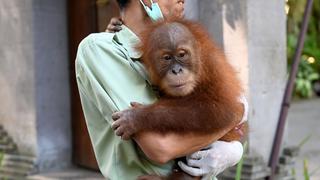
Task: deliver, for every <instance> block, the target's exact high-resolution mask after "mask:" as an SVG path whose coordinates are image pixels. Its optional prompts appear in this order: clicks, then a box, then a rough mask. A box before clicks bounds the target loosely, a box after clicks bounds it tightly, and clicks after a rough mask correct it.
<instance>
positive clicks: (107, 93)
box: [76, 0, 248, 180]
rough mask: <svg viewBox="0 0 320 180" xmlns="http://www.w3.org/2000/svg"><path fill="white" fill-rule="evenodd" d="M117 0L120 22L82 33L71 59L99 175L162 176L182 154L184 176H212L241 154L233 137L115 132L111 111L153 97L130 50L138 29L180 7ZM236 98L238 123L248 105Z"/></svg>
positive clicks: (166, 1) (180, 1)
mask: <svg viewBox="0 0 320 180" xmlns="http://www.w3.org/2000/svg"><path fill="white" fill-rule="evenodd" d="M117 2H118V4H119V7H120V8H121V21H119V20H116V19H113V20H112V21H111V23H110V25H109V26H108V31H109V32H104V33H96V34H91V35H89V36H88V37H86V38H85V39H84V40H83V41H82V42H81V43H80V45H79V48H78V53H77V58H76V77H77V83H78V87H79V93H80V97H81V102H82V107H83V111H84V114H85V119H86V123H87V127H88V130H89V135H90V138H91V141H92V144H93V148H94V152H95V156H96V159H97V161H98V165H99V168H100V170H101V172H102V174H103V175H104V177H106V178H107V179H115V180H118V179H119V180H122V179H123V180H127V179H138V178H140V179H148V178H147V177H146V176H144V175H148V174H154V175H159V176H163V177H165V176H167V175H169V174H171V173H172V169H173V166H174V164H175V159H177V158H180V157H183V156H186V158H185V162H182V161H179V162H178V165H179V167H180V169H181V170H183V171H184V172H185V173H187V174H189V175H190V177H191V176H194V177H202V179H210V178H214V177H215V176H216V175H218V174H219V173H221V172H222V171H223V170H225V169H226V168H227V167H230V166H233V165H235V164H236V163H237V162H238V161H239V160H240V158H241V156H242V153H243V147H242V144H241V143H240V142H239V141H229V142H226V141H217V140H219V139H220V138H221V137H222V136H223V135H224V134H225V132H223V133H224V134H222V132H219V131H214V132H212V133H205V134H194V133H175V132H174V131H171V132H169V133H166V134H163V133H159V132H153V131H141V132H139V131H138V132H137V133H135V134H133V136H132V140H129V141H126V140H123V139H122V138H124V137H122V136H121V137H122V138H119V137H118V136H117V135H116V134H115V131H114V129H117V127H115V126H114V124H115V122H117V121H114V119H115V120H116V119H117V118H115V117H114V116H115V114H116V113H115V112H119V111H123V110H126V109H128V108H130V107H131V106H141V104H143V105H147V104H153V103H155V102H157V100H158V97H157V95H156V93H155V92H154V91H153V87H152V84H151V82H152V79H150V77H149V74H148V73H147V71H146V70H145V66H144V64H143V63H141V61H139V59H140V58H141V57H142V53H141V51H138V50H137V49H136V47H137V45H139V43H141V41H140V38H141V37H140V36H141V34H142V32H143V31H144V30H145V28H146V27H147V26H148V25H150V24H152V23H154V22H155V21H157V20H160V19H169V18H173V17H175V18H182V17H183V10H184V0H157V1H156V0H155V1H154V2H153V1H149V0H117ZM178 70H180V69H178ZM177 72H178V71H177ZM160 98H161V97H160ZM239 98H240V97H239ZM241 100H242V103H243V104H244V111H243V113H242V114H243V115H242V116H243V118H242V120H241V123H243V121H244V120H246V115H247V109H248V108H247V103H246V100H245V98H241ZM132 102H138V103H139V104H137V103H132ZM190 103H192V102H190ZM133 108H135V107H133ZM230 113H232V112H230ZM112 115H113V116H112ZM116 115H117V114H116ZM173 119H174V116H173ZM240 119H241V118H240ZM239 122H240V120H239ZM241 123H240V124H241ZM200 128H201V127H200ZM203 128H204V129H205V127H203ZM199 130H200V129H199ZM124 139H127V138H124ZM149 179H151V178H150V177H149ZM154 179H156V178H154Z"/></svg>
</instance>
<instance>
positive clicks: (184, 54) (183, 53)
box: [178, 50, 187, 58]
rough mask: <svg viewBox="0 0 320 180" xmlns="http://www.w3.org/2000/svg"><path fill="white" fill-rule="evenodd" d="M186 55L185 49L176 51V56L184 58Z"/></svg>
mask: <svg viewBox="0 0 320 180" xmlns="http://www.w3.org/2000/svg"><path fill="white" fill-rule="evenodd" d="M186 56H187V52H186V51H185V50H180V51H179V52H178V58H184V57H186Z"/></svg>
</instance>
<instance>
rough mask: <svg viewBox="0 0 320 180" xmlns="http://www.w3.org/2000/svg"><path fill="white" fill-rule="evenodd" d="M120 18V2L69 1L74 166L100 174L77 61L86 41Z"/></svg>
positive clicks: (106, 0) (98, 0)
mask: <svg viewBox="0 0 320 180" xmlns="http://www.w3.org/2000/svg"><path fill="white" fill-rule="evenodd" d="M115 16H119V8H118V5H117V3H116V0H69V1H68V20H69V21H68V23H69V53H70V55H69V57H70V84H71V111H72V112H71V113H72V136H73V138H72V142H73V152H72V154H73V156H72V157H73V163H74V164H76V165H79V166H82V167H85V168H89V169H93V170H98V169H99V168H98V165H97V162H96V159H95V156H94V152H93V149H92V146H91V141H90V138H89V134H88V131H87V127H86V123H85V119H84V115H83V112H82V108H81V102H80V97H79V92H78V88H77V84H76V78H75V63H74V62H75V58H76V53H77V48H78V45H79V43H80V42H81V40H82V39H84V38H85V37H86V36H88V35H89V34H91V33H96V32H102V31H105V29H106V27H107V24H108V23H109V21H110V19H111V18H112V17H115Z"/></svg>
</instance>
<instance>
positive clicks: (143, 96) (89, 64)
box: [76, 26, 173, 180]
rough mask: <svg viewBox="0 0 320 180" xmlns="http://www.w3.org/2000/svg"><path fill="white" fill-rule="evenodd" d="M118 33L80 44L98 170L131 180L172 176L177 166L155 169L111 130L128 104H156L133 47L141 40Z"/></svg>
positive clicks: (81, 84)
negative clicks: (117, 116)
mask: <svg viewBox="0 0 320 180" xmlns="http://www.w3.org/2000/svg"><path fill="white" fill-rule="evenodd" d="M122 28H123V29H122V30H121V31H120V32H118V33H115V34H114V33H96V34H91V35H89V36H88V37H86V38H85V39H84V40H83V41H82V42H81V43H80V45H79V48H78V53H77V58H76V77H77V83H78V88H79V93H80V97H81V103H82V108H83V112H84V115H85V119H86V123H87V127H88V130H89V135H90V138H91V142H92V145H93V148H94V152H95V156H96V159H97V161H98V165H99V168H100V171H101V172H102V174H103V175H104V177H106V178H107V179H112V180H131V179H132V180H133V179H136V177H138V176H140V175H145V174H162V175H165V174H168V173H169V172H170V171H171V168H172V165H173V162H172V161H171V162H169V163H167V164H165V165H157V164H155V163H153V162H151V161H150V160H148V159H147V158H146V156H145V155H144V154H143V152H142V151H141V150H140V149H139V147H138V146H137V144H136V143H135V142H134V141H123V140H121V139H120V137H118V136H116V135H115V133H114V131H113V130H112V128H111V123H112V122H113V120H112V118H111V114H112V112H114V111H119V110H124V109H127V108H129V107H130V102H132V101H135V102H140V103H143V104H150V103H153V102H154V101H156V96H155V94H154V93H153V91H152V89H151V86H150V85H149V83H148V78H147V76H146V74H145V70H144V68H143V66H142V64H140V63H139V62H138V61H134V59H138V58H140V57H141V54H140V53H139V52H137V51H136V50H135V49H134V47H135V45H136V44H137V43H139V42H140V40H139V38H138V37H137V36H136V35H135V34H134V33H133V32H132V31H130V30H129V29H128V28H127V27H125V26H122Z"/></svg>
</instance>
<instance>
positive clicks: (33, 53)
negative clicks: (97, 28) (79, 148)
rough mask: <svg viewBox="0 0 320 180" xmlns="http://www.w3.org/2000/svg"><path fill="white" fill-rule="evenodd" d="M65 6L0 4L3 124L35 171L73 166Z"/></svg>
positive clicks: (43, 1)
mask: <svg viewBox="0 0 320 180" xmlns="http://www.w3.org/2000/svg"><path fill="white" fill-rule="evenodd" d="M66 7H67V1H66V0H56V1H51V0H24V1H20V0H11V1H0V43H1V47H0V87H1V88H0V99H1V106H0V107H1V108H0V124H2V125H3V126H4V128H5V129H6V130H7V131H8V133H9V134H10V135H11V136H12V138H13V140H14V141H15V142H16V144H17V145H18V149H19V151H20V152H21V154H24V155H33V156H35V157H36V159H37V162H36V168H37V169H36V171H46V170H48V169H59V168H63V167H66V166H69V165H70V164H71V149H72V147H71V144H72V142H71V120H70V119H71V118H70V95H69V92H70V91H69V70H68V69H69V67H68V66H69V59H68V43H67V42H68V36H67V8H66Z"/></svg>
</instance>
